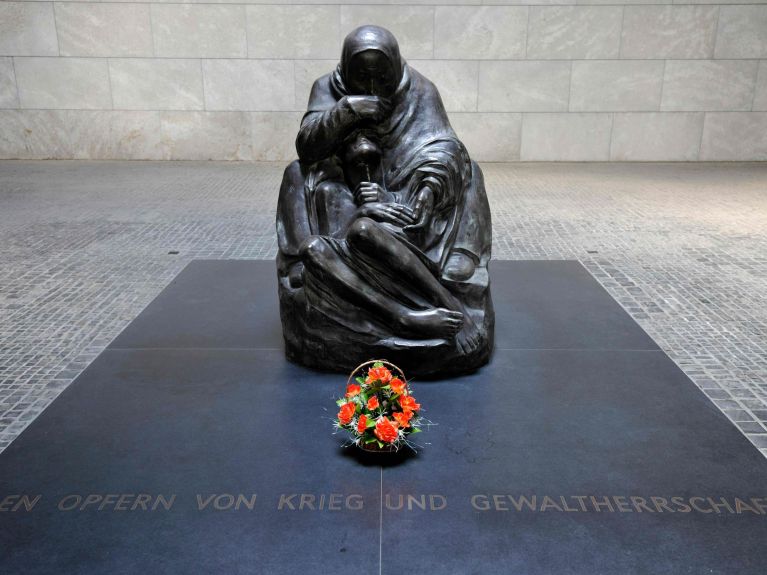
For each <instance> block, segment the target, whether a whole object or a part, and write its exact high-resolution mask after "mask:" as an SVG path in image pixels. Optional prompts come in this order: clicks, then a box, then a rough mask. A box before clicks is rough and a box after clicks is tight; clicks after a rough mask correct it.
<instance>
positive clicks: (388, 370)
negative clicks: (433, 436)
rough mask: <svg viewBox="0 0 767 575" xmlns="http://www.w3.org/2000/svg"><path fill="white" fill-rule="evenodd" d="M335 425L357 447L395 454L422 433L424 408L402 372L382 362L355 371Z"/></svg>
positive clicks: (379, 360) (374, 361) (338, 402)
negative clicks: (411, 436)
mask: <svg viewBox="0 0 767 575" xmlns="http://www.w3.org/2000/svg"><path fill="white" fill-rule="evenodd" d="M336 404H337V405H338V407H339V408H340V411H339V412H338V417H337V419H336V420H335V426H336V428H338V429H343V430H346V431H348V432H349V433H350V434H351V437H352V442H353V443H354V445H356V446H357V447H359V448H360V449H363V450H365V451H369V452H372V453H392V452H395V451H399V450H400V449H401V448H402V447H404V446H405V445H409V443H408V440H407V437H408V436H409V435H411V434H413V433H419V432H420V431H421V428H420V427H419V423H420V420H421V417H420V415H419V412H420V410H421V405H420V404H419V403H418V402H416V400H415V398H414V397H413V396H412V394H411V390H410V387H409V385H408V383H407V380H406V379H405V376H404V374H403V373H402V370H401V369H400V368H398V367H397V366H396V365H394V364H393V363H391V362H389V361H386V360H383V359H372V360H370V361H366V362H364V363H362V364H360V365H359V366H357V367H356V368H354V370H352V372H351V374H350V375H349V379H348V380H347V382H346V394H345V395H344V397H342V398H339V399H338V400H337V401H336Z"/></svg>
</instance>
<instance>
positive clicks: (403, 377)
mask: <svg viewBox="0 0 767 575" xmlns="http://www.w3.org/2000/svg"><path fill="white" fill-rule="evenodd" d="M371 363H383V364H385V365H388V366H390V367H393V368H394V369H396V370H397V371H398V372H399V374H400V375H401V376H402V379H405V373H404V372H403V371H402V370H401V369H400V368H399V367H397V366H396V365H394V364H393V363H392V362H390V361H386V360H385V359H369V360H367V361H363V362H362V363H361V364H359V365H358V366H357V367H355V368H354V369H353V370H352V372H351V373H350V374H349V379H347V380H346V385H347V386H348V385H349V384H351V382H352V378H353V377H354V374H355V373H357V372H358V371H359V370H360V369H361V368H363V367H365V366H366V365H368V364H371ZM405 383H407V380H406V379H405Z"/></svg>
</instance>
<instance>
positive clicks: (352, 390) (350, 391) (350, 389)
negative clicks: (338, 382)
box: [346, 383, 362, 397]
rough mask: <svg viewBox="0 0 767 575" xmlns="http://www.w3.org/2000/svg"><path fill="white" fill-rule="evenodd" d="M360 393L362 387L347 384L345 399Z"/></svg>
mask: <svg viewBox="0 0 767 575" xmlns="http://www.w3.org/2000/svg"><path fill="white" fill-rule="evenodd" d="M360 391H362V387H360V386H359V385H357V384H356V383H352V384H349V385H347V386H346V397H354V396H355V395H357V394H358V393H359V392H360Z"/></svg>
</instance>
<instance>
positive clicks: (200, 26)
mask: <svg viewBox="0 0 767 575" xmlns="http://www.w3.org/2000/svg"><path fill="white" fill-rule="evenodd" d="M151 8H152V29H153V31H154V48H155V56H161V57H170V58H245V57H246V56H247V53H248V47H247V41H246V33H245V6H243V5H224V4H152V6H151Z"/></svg>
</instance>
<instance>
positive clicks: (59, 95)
mask: <svg viewBox="0 0 767 575" xmlns="http://www.w3.org/2000/svg"><path fill="white" fill-rule="evenodd" d="M14 66H15V68H16V82H17V84H18V87H19V101H20V103H21V107H22V108H39V109H63V108H68V109H84V110H88V109H101V110H104V109H110V108H111V107H112V99H111V94H110V90H109V71H108V69H107V61H106V60H105V59H103V58H15V59H14Z"/></svg>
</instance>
